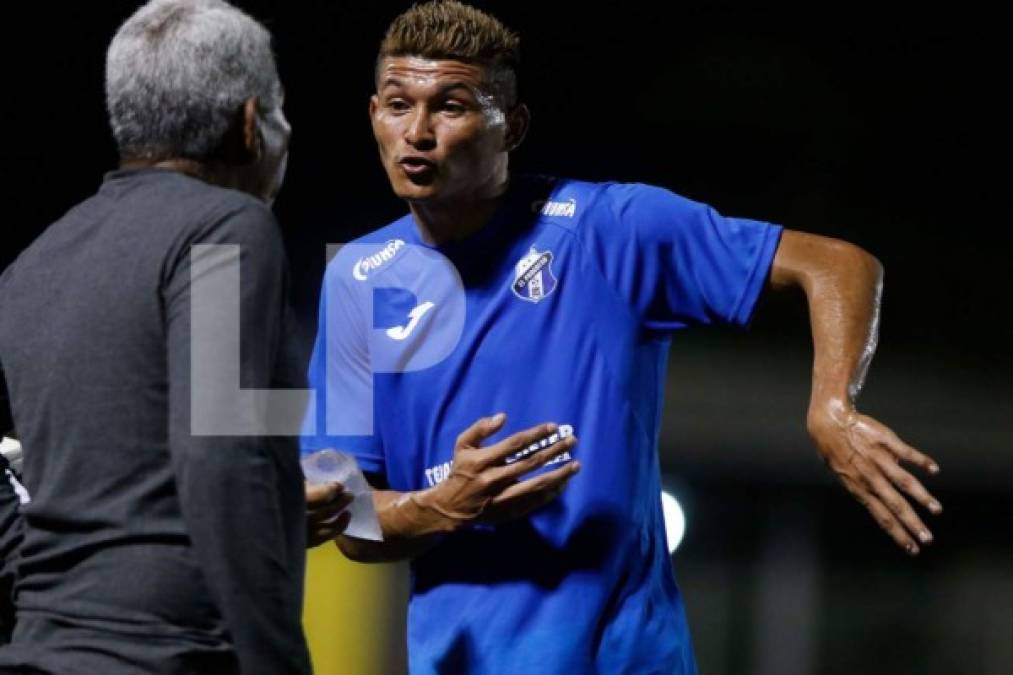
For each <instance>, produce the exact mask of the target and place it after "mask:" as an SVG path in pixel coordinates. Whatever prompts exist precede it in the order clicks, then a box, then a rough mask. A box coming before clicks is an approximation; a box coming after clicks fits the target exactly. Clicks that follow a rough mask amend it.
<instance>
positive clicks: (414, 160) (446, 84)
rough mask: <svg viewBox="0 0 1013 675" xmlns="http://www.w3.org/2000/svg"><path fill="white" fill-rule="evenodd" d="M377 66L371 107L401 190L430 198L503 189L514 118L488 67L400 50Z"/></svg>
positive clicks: (384, 157) (410, 196)
mask: <svg viewBox="0 0 1013 675" xmlns="http://www.w3.org/2000/svg"><path fill="white" fill-rule="evenodd" d="M377 74H378V78H377V93H376V94H375V95H374V96H373V97H372V98H371V99H370V102H369V111H370V117H371V118H372V122H373V134H374V135H375V136H376V142H377V145H378V146H379V150H380V160H381V162H382V163H383V166H384V169H385V170H386V171H387V177H388V178H389V179H390V183H391V187H393V188H394V192H395V193H396V194H397V195H398V196H399V197H401V198H402V199H406V200H409V201H416V202H428V203H439V202H444V201H450V200H456V199H464V200H472V199H479V198H485V197H492V196H496V195H497V194H498V192H499V191H500V190H501V188H502V186H503V185H504V184H505V182H506V178H507V150H508V147H507V145H508V144H507V140H506V137H507V120H506V114H505V113H504V112H503V110H502V108H501V107H500V105H499V103H498V102H497V101H495V100H494V99H493V97H492V95H490V94H489V93H487V87H486V84H485V82H486V80H485V74H486V73H485V68H484V67H482V66H477V65H473V64H468V63H462V62H461V61H453V60H432V59H424V58H417V57H411V56H403V57H402V56H398V57H387V58H385V59H384V60H383V61H382V62H381V64H380V67H379V70H378V73H377Z"/></svg>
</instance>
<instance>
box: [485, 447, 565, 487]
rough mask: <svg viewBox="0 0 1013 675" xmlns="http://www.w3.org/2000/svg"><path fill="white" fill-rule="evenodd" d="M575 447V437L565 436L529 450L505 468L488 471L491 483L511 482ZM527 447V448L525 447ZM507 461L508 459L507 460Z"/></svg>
mask: <svg viewBox="0 0 1013 675" xmlns="http://www.w3.org/2000/svg"><path fill="white" fill-rule="evenodd" d="M576 445H577V437H576V436H567V437H565V438H560V439H558V440H557V441H556V442H555V443H552V444H550V445H547V446H545V447H544V448H543V447H537V448H534V449H532V450H531V452H530V454H528V455H526V456H524V457H522V458H519V459H517V461H514V462H511V463H510V464H507V465H505V466H500V467H495V468H492V469H489V470H488V476H489V479H490V481H491V482H493V483H501V482H513V481H515V480H517V479H518V478H520V477H521V476H523V475H524V474H526V473H529V472H531V471H534V470H535V469H537V468H539V467H541V466H543V465H545V464H548V463H549V462H551V461H553V460H554V459H556V458H557V457H559V456H560V455H562V454H563V453H564V452H569V451H570V450H572V449H573V448H574V447H575V446H576ZM526 447H528V446H526ZM508 459H509V458H508Z"/></svg>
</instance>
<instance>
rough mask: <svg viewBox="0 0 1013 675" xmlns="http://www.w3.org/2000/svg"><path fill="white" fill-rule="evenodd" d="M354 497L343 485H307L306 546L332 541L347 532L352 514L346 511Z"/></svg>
mask: <svg viewBox="0 0 1013 675" xmlns="http://www.w3.org/2000/svg"><path fill="white" fill-rule="evenodd" d="M353 499H354V496H353V495H352V493H351V492H348V491H346V490H345V486H344V485H342V484H341V483H322V484H319V485H310V484H309V483H306V545H307V546H308V547H310V548H312V547H314V546H319V545H320V544H322V543H324V542H325V541H330V540H332V539H334V538H335V537H337V536H338V535H339V534H341V533H342V532H344V531H345V528H346V527H348V522H349V521H350V520H351V514H350V513H349V512H348V511H346V510H345V509H347V508H348V507H349V505H350V504H351V503H352V500H353Z"/></svg>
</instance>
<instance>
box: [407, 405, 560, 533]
mask: <svg viewBox="0 0 1013 675" xmlns="http://www.w3.org/2000/svg"><path fill="white" fill-rule="evenodd" d="M505 422H506V415H504V414H503V413H500V414H498V415H495V416H493V417H485V418H482V419H480V420H478V421H477V422H475V423H474V424H472V425H471V426H470V427H468V429H466V430H465V431H464V432H463V433H462V434H461V435H460V436H458V437H457V443H456V444H455V445H454V463H453V468H452V469H451V471H450V475H449V476H448V477H447V479H446V480H444V481H443V482H441V483H440V484H439V485H437V486H435V487H433V488H430V489H429V490H426V491H424V492H422V493H413V495H415V497H414V498H415V499H416V500H418V501H420V502H423V503H424V504H425V505H426V506H428V507H429V508H432V509H434V510H436V511H438V512H440V513H441V514H443V515H444V516H446V517H447V518H450V519H452V520H454V521H457V522H466V521H471V520H476V519H479V518H481V519H482V520H488V521H496V522H498V521H502V520H508V519H510V518H517V517H520V516H523V515H524V514H526V513H529V512H530V511H532V510H534V509H537V508H539V507H540V506H543V505H544V504H546V503H548V502H549V501H551V500H552V499H554V498H555V497H557V496H558V495H559V493H560V491H561V490H562V489H563V487H564V486H565V485H566V482H567V481H568V480H569V479H570V478H571V477H573V475H574V474H576V473H577V471H579V470H580V465H579V464H578V463H577V462H576V461H569V462H567V463H565V464H563V465H562V466H561V467H559V468H558V469H554V470H552V471H550V472H547V473H544V474H541V475H539V476H536V477H534V478H530V479H526V480H522V479H521V478H522V476H524V475H525V474H527V473H529V472H531V471H534V470H535V469H537V468H539V467H541V466H543V465H545V464H547V463H548V462H550V461H552V460H553V459H554V458H556V457H558V456H559V455H560V454H562V453H564V452H567V451H569V450H571V449H572V448H573V447H574V446H575V445H576V444H577V439H576V438H575V437H574V436H572V435H571V436H565V437H563V436H562V435H560V434H559V433H558V432H559V428H558V426H557V425H555V424H551V423H550V424H539V425H537V426H534V427H531V428H529V429H525V430H524V431H519V432H517V433H515V434H513V435H511V436H508V437H507V438H505V439H503V440H501V441H499V442H498V443H494V444H493V445H490V446H487V447H483V446H482V443H483V442H484V441H485V440H486V439H488V438H489V437H490V436H492V435H493V434H495V433H496V432H497V431H499V430H500V429H502V428H503V425H504V423H505ZM546 438H549V439H550V440H552V441H553V442H551V443H547V444H546V445H545V447H539V448H538V449H537V450H533V451H532V452H530V453H529V454H526V456H524V457H522V458H519V459H516V461H512V462H511V463H509V464H508V463H506V460H507V459H508V458H513V457H514V456H515V455H517V454H518V453H519V452H520V451H522V450H525V449H527V448H531V447H532V446H535V445H536V444H538V445H540V441H542V440H543V439H546Z"/></svg>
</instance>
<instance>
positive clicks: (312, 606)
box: [303, 544, 404, 675]
mask: <svg viewBox="0 0 1013 675" xmlns="http://www.w3.org/2000/svg"><path fill="white" fill-rule="evenodd" d="M396 570H397V568H396V567H394V566H392V565H361V564H357V563H353V562H351V561H349V560H347V559H346V558H345V557H344V556H343V555H341V553H339V552H338V550H337V548H336V547H335V546H334V544H324V545H322V546H318V547H317V548H314V549H311V550H310V551H309V553H308V555H307V569H306V602H305V606H304V608H303V627H304V628H305V630H306V638H307V640H308V641H309V646H310V655H311V656H312V657H313V672H314V673H315V674H316V675H351V674H354V675H372V674H373V673H376V674H377V675H381V674H383V673H384V669H385V667H386V663H387V658H386V651H387V648H388V645H389V644H390V643H391V642H392V641H394V640H404V636H403V635H400V634H397V635H391V634H390V632H391V625H392V624H394V623H395V622H394V621H392V617H391V609H390V608H391V606H392V598H391V592H390V589H391V588H392V586H393V585H394V584H393V583H392V582H393V579H392V575H393V574H394V573H395V572H396Z"/></svg>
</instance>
